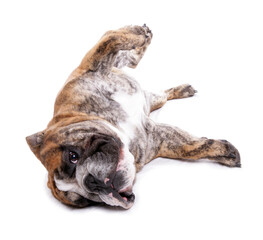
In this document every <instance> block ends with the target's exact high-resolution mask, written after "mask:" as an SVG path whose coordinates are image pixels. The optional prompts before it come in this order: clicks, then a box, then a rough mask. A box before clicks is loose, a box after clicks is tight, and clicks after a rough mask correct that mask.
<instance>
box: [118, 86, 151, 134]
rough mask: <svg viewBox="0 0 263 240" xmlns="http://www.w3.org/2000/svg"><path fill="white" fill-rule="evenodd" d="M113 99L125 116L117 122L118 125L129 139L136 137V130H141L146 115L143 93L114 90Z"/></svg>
mask: <svg viewBox="0 0 263 240" xmlns="http://www.w3.org/2000/svg"><path fill="white" fill-rule="evenodd" d="M113 99H114V100H115V101H116V102H118V103H119V104H120V108H121V109H122V110H123V111H124V112H125V113H126V118H125V119H124V120H121V121H119V122H118V127H119V128H120V130H121V131H122V132H124V133H125V134H126V135H127V136H128V137H129V138H130V139H133V138H135V137H136V133H137V131H141V130H142V129H143V126H144V122H145V117H146V101H145V96H144V93H143V92H142V91H141V90H139V91H138V92H136V93H134V94H132V95H129V94H126V93H124V92H116V93H114V95H113Z"/></svg>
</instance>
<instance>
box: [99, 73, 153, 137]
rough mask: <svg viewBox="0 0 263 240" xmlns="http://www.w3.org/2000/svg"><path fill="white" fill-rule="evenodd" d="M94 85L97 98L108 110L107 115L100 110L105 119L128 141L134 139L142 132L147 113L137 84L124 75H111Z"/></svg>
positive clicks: (146, 106) (143, 98)
mask: <svg viewBox="0 0 263 240" xmlns="http://www.w3.org/2000/svg"><path fill="white" fill-rule="evenodd" d="M94 83H95V84H96V86H95V87H96V89H97V90H99V93H100V94H101V95H100V96H99V97H100V98H101V99H103V100H104V104H105V106H106V105H108V107H107V110H110V112H108V113H107V111H105V109H106V107H104V108H102V109H104V113H105V117H106V118H107V119H108V120H110V122H114V125H115V126H116V127H117V128H118V129H119V130H120V131H121V132H123V133H124V134H125V135H126V136H127V137H128V138H129V139H130V140H131V139H134V138H136V135H137V134H138V133H139V132H141V131H143V129H144V123H145V119H146V117H147V115H148V112H149V109H148V105H147V101H146V97H145V93H144V91H143V90H142V89H141V87H140V85H139V83H138V82H137V81H136V80H135V79H133V78H131V77H129V76H127V75H126V74H124V73H117V74H114V73H113V74H112V75H111V76H110V78H109V79H98V80H97V81H95V82H94ZM96 92H98V91H96ZM100 114H103V112H101V113H100ZM106 115H107V116H106Z"/></svg>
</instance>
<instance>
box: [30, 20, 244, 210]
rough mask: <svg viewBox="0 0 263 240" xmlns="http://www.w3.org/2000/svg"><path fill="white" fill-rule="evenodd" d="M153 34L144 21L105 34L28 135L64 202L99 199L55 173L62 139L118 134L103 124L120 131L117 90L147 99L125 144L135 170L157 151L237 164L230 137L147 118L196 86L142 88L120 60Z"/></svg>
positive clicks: (137, 53) (131, 59)
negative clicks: (62, 186) (42, 125)
mask: <svg viewBox="0 0 263 240" xmlns="http://www.w3.org/2000/svg"><path fill="white" fill-rule="evenodd" d="M151 39H152V32H151V31H150V29H149V28H148V27H146V26H145V25H144V26H143V27H140V26H127V27H124V28H121V29H119V30H116V31H109V32H107V33H106V34H105V35H103V37H102V38H101V40H100V41H99V42H98V43H97V44H96V45H95V46H94V47H93V48H92V49H91V50H90V51H89V52H88V53H87V54H86V56H85V57H84V58H83V60H82V62H81V64H80V66H79V67H78V68H77V69H76V70H75V71H73V73H72V74H71V75H70V77H69V79H68V80H67V81H66V83H65V85H64V87H63V88H62V90H61V91H60V92H59V94H58V96H57V99H56V102H55V108H54V116H53V119H52V120H51V121H50V123H49V124H48V126H47V128H46V130H44V131H42V132H40V133H37V134H34V135H31V136H29V137H27V142H28V144H29V146H30V148H31V150H32V151H33V152H34V154H35V155H36V156H37V158H39V159H40V160H41V162H42V163H43V165H44V166H45V167H46V168H47V170H48V172H49V178H48V187H49V188H50V189H51V190H52V193H53V195H54V196H55V197H56V198H57V199H59V200H60V201H62V202H63V203H65V204H68V205H71V206H75V207H84V206H88V205H90V204H91V203H92V202H101V200H100V199H99V198H98V197H96V196H93V195H92V196H91V195H89V197H90V198H91V199H92V201H91V200H89V199H88V198H87V197H83V196H81V195H79V194H76V193H74V192H70V191H60V190H59V189H58V187H57V186H56V183H55V180H54V176H55V175H57V176H58V177H59V172H61V165H62V155H63V154H62V150H61V147H60V146H61V145H63V144H64V145H66V144H71V145H72V144H75V145H77V144H82V143H81V142H83V141H84V140H83V139H86V138H88V137H90V136H91V134H94V133H104V134H106V135H109V136H114V137H115V138H116V139H119V136H118V134H116V132H114V131H113V130H112V129H111V128H108V127H107V126H109V125H110V126H113V127H114V128H116V129H118V130H120V131H122V130H123V129H121V128H120V122H125V121H128V120H127V119H129V116H128V114H127V111H125V109H122V106H121V103H120V102H117V101H116V100H115V99H114V96H115V94H116V93H117V92H118V93H121V94H125V95H127V96H134V95H135V94H138V93H139V94H141V95H140V96H143V101H144V103H145V104H144V106H143V112H144V116H143V120H142V125H140V126H135V127H134V128H133V132H134V135H133V137H130V139H129V146H128V147H129V151H130V152H131V153H132V155H133V156H134V164H135V167H136V171H139V170H141V169H142V167H143V166H144V165H145V164H146V163H148V162H150V161H151V160H153V159H155V158H157V157H165V158H175V159H184V160H190V159H191V160H198V159H202V158H207V159H210V160H212V161H214V162H217V163H220V164H223V165H226V166H229V167H240V166H241V165H240V156H239V153H238V151H237V149H236V148H235V147H234V146H233V145H232V144H230V143H229V142H227V141H225V140H212V139H207V138H197V137H193V136H191V135H190V134H188V133H186V132H184V131H182V130H180V129H179V128H177V127H173V126H169V125H165V124H159V123H155V122H153V121H152V120H151V119H150V118H149V115H150V112H152V111H154V110H156V109H158V108H160V107H162V106H163V105H164V104H165V103H166V102H167V100H171V99H179V98H186V97H192V96H193V95H194V94H195V92H196V91H195V90H194V88H193V87H191V86H190V85H188V84H184V85H181V86H178V87H175V88H171V89H169V90H167V91H165V92H163V93H162V94H159V95H158V94H153V93H149V92H145V91H143V90H141V88H140V86H139V84H138V83H137V82H136V81H135V80H134V79H133V78H131V77H129V76H127V75H126V74H125V73H124V72H123V71H122V70H121V69H120V68H121V67H123V66H128V67H132V68H135V67H136V66H137V64H138V62H139V61H140V59H141V58H142V56H143V54H144V52H145V50H146V48H147V47H148V45H149V44H150V42H151ZM115 165H116V163H115ZM97 174H99V173H97ZM100 174H102V175H103V176H102V177H101V181H103V179H106V178H107V174H109V172H107V171H106V170H105V172H104V173H101V172H100ZM60 175H61V174H60ZM68 181H69V182H70V181H72V182H73V180H70V179H69V180H68Z"/></svg>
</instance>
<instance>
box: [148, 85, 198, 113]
mask: <svg viewBox="0 0 263 240" xmlns="http://www.w3.org/2000/svg"><path fill="white" fill-rule="evenodd" d="M196 92H197V91H196V90H195V89H194V88H193V87H192V86H191V85H189V84H183V85H180V86H178V87H174V88H170V89H168V90H166V91H164V92H162V93H159V94H155V93H148V92H147V93H146V94H147V95H148V99H149V103H150V111H151V112H152V111H154V110H156V109H158V108H161V107H162V106H163V105H164V104H165V103H166V102H167V100H172V99H180V98H187V97H192V96H194V94H195V93H196Z"/></svg>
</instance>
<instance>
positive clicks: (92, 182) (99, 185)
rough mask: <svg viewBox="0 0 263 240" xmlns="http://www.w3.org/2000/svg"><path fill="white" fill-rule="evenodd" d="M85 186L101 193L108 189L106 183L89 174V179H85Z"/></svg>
mask: <svg viewBox="0 0 263 240" xmlns="http://www.w3.org/2000/svg"><path fill="white" fill-rule="evenodd" d="M84 184H85V186H86V187H87V188H88V189H89V190H90V191H92V192H101V191H102V190H105V187H106V186H105V184H104V182H102V181H100V180H99V179H97V178H95V177H94V176H93V175H91V174H88V175H87V177H86V178H85V179H84Z"/></svg>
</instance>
